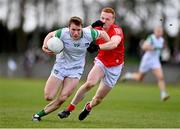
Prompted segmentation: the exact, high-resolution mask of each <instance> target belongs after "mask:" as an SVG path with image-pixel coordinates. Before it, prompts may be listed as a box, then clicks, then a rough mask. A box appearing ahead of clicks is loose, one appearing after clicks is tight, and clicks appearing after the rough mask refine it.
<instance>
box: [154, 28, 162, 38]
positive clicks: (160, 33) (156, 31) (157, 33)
mask: <svg viewBox="0 0 180 129" xmlns="http://www.w3.org/2000/svg"><path fill="white" fill-rule="evenodd" d="M154 34H155V35H156V37H158V38H159V37H161V36H162V35H163V29H162V28H161V27H157V28H156V29H155V30H154Z"/></svg>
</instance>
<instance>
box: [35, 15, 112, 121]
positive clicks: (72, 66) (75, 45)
mask: <svg viewBox="0 0 180 129" xmlns="http://www.w3.org/2000/svg"><path fill="white" fill-rule="evenodd" d="M82 26H83V23H82V20H81V18H79V17H72V18H71V19H70V20H69V25H68V27H67V28H62V29H59V30H56V31H53V32H50V33H49V34H48V35H47V36H46V37H45V39H44V43H43V47H42V49H43V51H44V52H45V53H47V54H49V55H53V54H54V53H53V52H52V51H50V50H48V48H47V41H48V39H50V38H51V37H53V36H56V37H58V38H60V39H61V41H62V42H63V44H64V50H63V54H61V55H60V54H57V55H56V61H55V64H54V66H53V69H52V71H51V74H50V76H49V78H48V80H47V82H46V85H45V88H44V97H45V99H46V100H47V101H51V102H50V103H49V104H48V105H47V106H45V108H44V109H43V110H41V111H39V112H37V113H36V114H34V115H33V117H32V120H33V121H40V120H41V117H43V116H45V115H47V114H49V113H51V112H53V111H55V110H56V109H58V108H59V107H60V106H61V105H62V104H63V103H64V101H65V100H66V99H67V98H68V97H69V96H70V95H71V94H72V93H73V91H74V90H75V88H76V86H77V85H78V82H79V80H80V78H81V75H82V73H83V71H84V65H85V56H86V51H87V50H86V49H87V48H88V47H89V45H90V43H91V42H92V41H94V40H96V39H97V38H103V39H104V40H105V41H109V40H110V38H109V36H108V34H107V33H106V32H105V31H99V30H94V29H90V28H82ZM59 90H60V91H59Z"/></svg>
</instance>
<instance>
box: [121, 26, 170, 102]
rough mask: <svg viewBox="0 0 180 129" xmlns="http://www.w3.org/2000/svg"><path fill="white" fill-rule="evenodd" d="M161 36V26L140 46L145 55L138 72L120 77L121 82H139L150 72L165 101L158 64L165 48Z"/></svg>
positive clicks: (166, 97) (165, 92) (162, 80)
mask: <svg viewBox="0 0 180 129" xmlns="http://www.w3.org/2000/svg"><path fill="white" fill-rule="evenodd" d="M162 36H163V28H162V27H161V26H157V27H155V29H154V33H153V34H151V35H150V36H149V37H148V38H147V39H146V41H145V42H144V43H143V45H142V49H143V50H144V51H145V53H144V55H143V57H142V59H141V63H140V67H139V71H138V72H134V73H130V72H127V73H125V75H124V76H122V78H121V80H122V81H124V80H136V81H141V80H143V79H144V76H145V74H146V72H148V71H150V70H151V71H152V72H153V74H154V75H155V77H156V79H157V81H158V86H159V88H160V97H161V100H162V101H166V100H167V99H168V98H169V97H170V96H169V95H168V93H167V91H166V84H165V80H164V75H163V70H162V67H161V63H160V53H161V50H162V49H163V48H164V46H165V45H164V38H163V37H162Z"/></svg>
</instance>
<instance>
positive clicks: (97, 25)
mask: <svg viewBox="0 0 180 129" xmlns="http://www.w3.org/2000/svg"><path fill="white" fill-rule="evenodd" d="M103 25H104V23H103V22H102V21H101V20H97V21H95V22H94V23H92V25H91V26H92V28H95V27H103Z"/></svg>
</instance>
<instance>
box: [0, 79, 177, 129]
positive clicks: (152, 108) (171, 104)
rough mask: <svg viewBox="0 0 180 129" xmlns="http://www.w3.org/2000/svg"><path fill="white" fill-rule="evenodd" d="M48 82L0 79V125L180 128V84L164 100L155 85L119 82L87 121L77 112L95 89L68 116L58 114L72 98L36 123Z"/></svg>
mask: <svg viewBox="0 0 180 129" xmlns="http://www.w3.org/2000/svg"><path fill="white" fill-rule="evenodd" d="M45 81H46V80H35V79H5V78H1V79H0V128H132V127H134V128H142V127H144V128H157V127H158V128H180V85H179V84H176V85H172V84H168V91H169V93H170V95H171V98H170V100H168V101H167V102H161V101H160V97H159V89H158V87H157V86H156V84H148V83H134V82H130V83H118V86H116V87H115V88H114V89H113V90H112V91H111V92H110V94H109V95H108V96H107V97H106V98H105V100H104V102H103V103H101V104H100V105H98V106H97V107H96V108H94V109H93V111H92V112H91V115H89V116H88V118H87V119H85V120H84V121H79V120H78V114H79V112H80V111H81V109H82V108H83V106H84V104H85V103H86V102H87V101H88V100H90V98H91V97H92V96H93V94H94V93H95V90H96V88H94V89H93V90H92V91H91V92H90V93H89V94H88V95H87V96H86V98H85V99H84V100H83V101H82V102H81V103H80V104H79V105H78V106H77V109H76V110H75V111H74V112H73V113H72V114H71V116H70V117H69V118H67V119H59V118H58V117H57V113H58V111H60V110H62V109H64V107H66V106H67V104H68V103H69V102H70V100H71V98H72V97H71V98H69V99H68V100H67V101H66V102H65V104H63V105H62V107H61V108H60V109H59V110H57V111H55V112H53V113H51V114H49V115H48V116H45V117H44V118H43V120H42V121H41V122H33V121H31V116H32V114H34V113H35V112H37V111H39V110H41V109H42V108H43V107H44V106H45V105H46V104H47V102H46V101H45V100H44V98H43V89H44V84H45ZM81 83H82V82H81Z"/></svg>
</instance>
